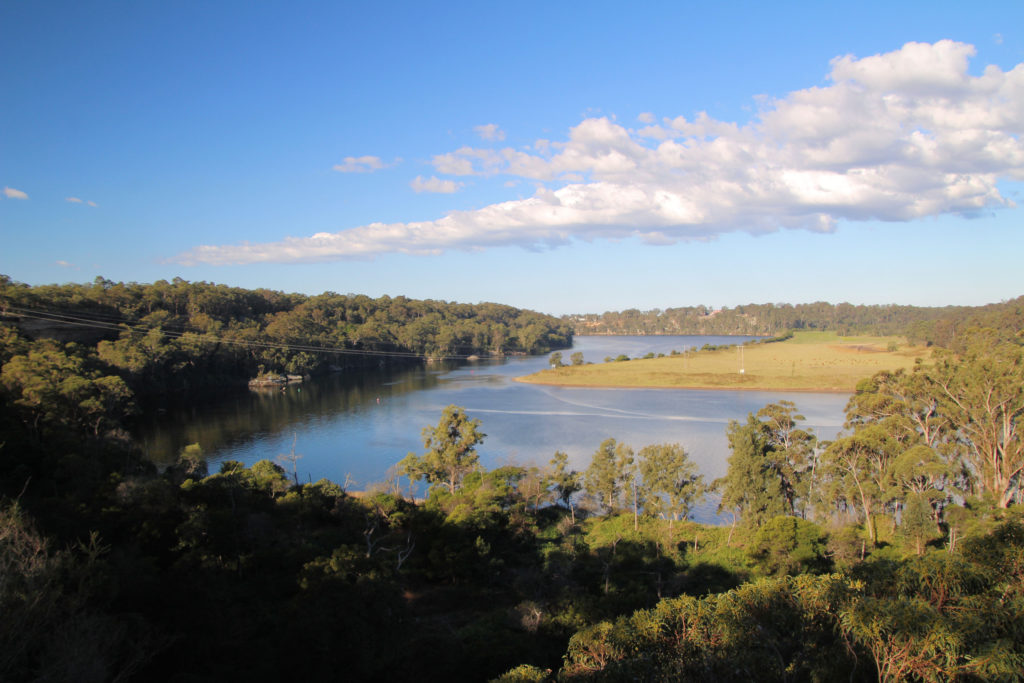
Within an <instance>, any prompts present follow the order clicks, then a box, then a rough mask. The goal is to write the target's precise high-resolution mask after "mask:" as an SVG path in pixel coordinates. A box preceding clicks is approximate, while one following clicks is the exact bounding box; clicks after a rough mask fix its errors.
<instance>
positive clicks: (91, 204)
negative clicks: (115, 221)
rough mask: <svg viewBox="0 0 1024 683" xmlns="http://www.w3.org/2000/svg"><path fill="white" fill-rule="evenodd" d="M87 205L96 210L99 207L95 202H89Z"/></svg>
mask: <svg viewBox="0 0 1024 683" xmlns="http://www.w3.org/2000/svg"><path fill="white" fill-rule="evenodd" d="M86 204H88V205H89V206H91V207H93V208H95V207H96V206H98V204H96V202H93V201H88V202H86Z"/></svg>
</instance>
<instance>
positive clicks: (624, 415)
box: [466, 406, 729, 424]
mask: <svg viewBox="0 0 1024 683" xmlns="http://www.w3.org/2000/svg"><path fill="white" fill-rule="evenodd" d="M584 407H586V406H584ZM466 412H467V413H470V414H472V413H490V414H498V415H533V416H537V417H605V418H615V419H620V420H668V421H675V422H708V423H711V424H728V423H729V420H728V419H727V418H721V417H694V416H692V415H645V414H643V413H632V412H629V411H614V410H612V409H609V411H608V412H602V411H601V409H598V412H582V411H568V410H497V409H495V408H466ZM613 412H615V413H620V414H612V413H613Z"/></svg>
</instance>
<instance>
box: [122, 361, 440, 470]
mask: <svg viewBox="0 0 1024 683" xmlns="http://www.w3.org/2000/svg"><path fill="white" fill-rule="evenodd" d="M455 367H456V364H454V363H433V364H431V365H430V366H429V368H424V367H422V366H417V367H412V368H409V367H406V368H400V369H395V368H382V369H379V370H362V371H354V372H346V373H338V374H334V375H329V376H326V377H318V378H314V379H312V380H310V381H308V382H304V383H302V384H292V385H289V386H287V387H285V388H284V389H281V388H276V387H275V388H266V389H259V390H247V391H240V392H238V393H235V394H231V395H227V396H224V397H222V398H219V399H218V400H217V401H216V402H215V403H212V404H208V405H190V406H182V407H178V408H171V409H168V410H167V411H165V412H161V413H158V414H152V415H147V416H143V417H142V418H141V419H140V420H139V422H138V424H137V426H136V430H135V431H136V434H137V437H138V439H139V441H140V442H141V443H142V444H143V448H144V449H145V452H146V455H147V456H148V457H149V458H150V459H151V460H153V461H154V462H156V463H158V464H168V463H171V462H174V460H175V459H176V457H177V455H178V453H179V452H181V449H182V448H184V447H185V446H186V445H188V444H192V443H198V444H200V445H201V446H202V448H203V451H204V452H205V453H207V454H210V453H214V452H217V451H219V450H221V449H223V448H225V447H229V446H232V445H238V444H241V443H244V442H246V441H247V440H249V439H250V438H252V436H253V435H255V434H267V435H274V434H280V433H283V432H285V431H287V430H288V429H290V428H292V427H294V426H295V425H296V424H301V423H304V422H309V421H311V420H315V419H318V418H322V417H329V416H333V415H337V414H340V413H346V412H353V411H358V410H360V409H362V408H365V407H368V406H370V405H376V404H377V402H378V400H385V399H391V398H394V397H395V396H401V395H403V394H409V393H412V392H415V391H421V390H424V389H430V388H433V387H436V386H437V385H438V384H439V382H440V379H439V376H440V375H441V374H442V373H444V372H447V371H450V370H452V369H454V368H455ZM272 456H273V454H268V456H267V457H272Z"/></svg>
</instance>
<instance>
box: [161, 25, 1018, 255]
mask: <svg viewBox="0 0 1024 683" xmlns="http://www.w3.org/2000/svg"><path fill="white" fill-rule="evenodd" d="M973 55H974V48H973V47H972V46H970V45H965V44H963V43H956V42H953V41H948V40H945V41H940V42H938V43H934V44H923V43H908V44H907V45H905V46H903V47H902V48H901V49H899V50H896V51H894V52H890V53H886V54H880V55H873V56H869V57H865V58H857V57H854V56H851V55H846V56H840V57H837V58H836V59H834V60H832V62H831V71H830V73H829V74H828V76H829V83H828V84H827V85H825V86H820V87H812V88H808V89H805V90H798V91H794V92H791V93H789V94H788V95H786V96H784V97H780V98H778V99H768V98H758V102H757V106H758V114H757V115H756V117H755V118H754V119H753V120H752V121H750V122H748V123H745V124H739V123H735V122H729V121H719V120H716V119H713V118H711V117H710V116H708V115H707V114H706V113H703V112H700V113H698V114H697V115H696V116H693V117H692V118H689V119H688V118H686V117H684V116H677V117H675V118H669V119H664V120H663V121H662V124H661V125H658V124H656V123H654V122H653V117H650V118H651V120H650V121H647V120H646V119H648V117H647V116H646V115H645V116H643V117H642V118H641V122H642V123H647V124H648V125H647V126H646V127H645V128H643V129H641V130H639V131H633V130H630V129H628V128H625V127H623V126H621V125H619V124H618V123H616V122H615V121H614V120H612V119H609V118H606V117H589V118H585V119H584V120H583V121H581V122H580V123H579V124H578V125H577V126H575V127H573V128H572V129H571V130H570V131H569V132H568V135H567V136H566V137H565V139H564V140H561V141H558V140H551V141H547V140H539V141H537V143H535V144H534V146H533V148H532V150H527V151H523V150H517V149H513V148H505V149H500V150H494V149H475V148H472V147H462V148H460V149H457V150H455V151H454V152H449V153H446V154H440V155H437V156H435V157H434V159H433V165H434V167H435V169H436V170H437V171H438V172H439V173H443V174H448V175H458V176H471V175H484V176H493V175H504V176H507V177H509V178H511V179H519V180H524V179H525V180H530V181H535V182H538V183H545V184H547V187H545V186H543V185H542V186H541V187H540V188H539V189H538V190H537V191H536V193H535V194H534V195H533V196H532V197H529V198H527V199H518V200H514V201H507V202H501V203H497V204H492V205H490V206H486V207H484V208H481V209H478V210H473V211H453V212H451V213H449V214H448V215H446V216H444V217H443V218H439V219H437V220H430V221H421V222H411V223H394V224H382V223H374V224H370V225H364V226H361V227H356V228H351V229H347V230H341V231H339V232H335V233H318V234H317V235H314V236H312V237H289V238H286V239H285V240H282V241H281V242H277V243H271V244H243V245H228V246H203V247H198V248H196V249H193V250H191V251H189V252H187V253H185V254H182V255H181V256H180V257H179V258H178V260H179V261H180V262H182V263H196V262H205V263H244V262H255V261H323V260H334V259H340V258H345V257H355V256H373V255H377V254H381V253H386V252H396V251H397V252H407V253H435V252H438V251H442V250H445V249H479V248H484V247H489V246H500V245H520V246H524V247H530V248H535V247H538V246H554V245H559V244H565V243H567V242H570V241H572V240H573V239H584V240H589V239H594V238H619V237H628V236H638V237H640V238H641V239H644V240H645V241H647V242H650V243H652V244H663V243H670V242H676V241H680V240H703V239H710V238H713V237H715V236H716V235H718V234H721V233H724V232H730V231H746V232H749V233H753V234H758V233H764V232H770V231H775V230H779V229H792V228H800V229H806V230H814V231H830V230H832V229H833V228H834V226H835V223H836V221H838V220H853V221H856V220H868V219H881V220H887V221H908V220H913V219H916V218H921V217H926V216H936V215H940V214H948V213H959V214H968V215H970V214H973V213H977V212H978V211H979V210H983V209H991V208H998V207H1004V206H1012V202H1010V201H1009V200H1008V199H1006V198H1004V197H1003V196H1002V195H1001V194H1000V191H999V188H998V185H997V184H998V182H999V181H1000V180H1002V179H1012V180H1024V144H1022V141H1021V133H1024V64H1020V65H1017V66H1016V67H1015V68H1013V69H1011V70H1009V71H1002V70H1001V69H999V68H997V67H995V66H989V67H987V68H986V69H985V70H984V71H983V72H982V74H981V75H980V76H973V75H971V74H970V73H969V72H968V64H969V60H970V58H971V57H972V56H973ZM422 182H424V183H426V182H429V181H422Z"/></svg>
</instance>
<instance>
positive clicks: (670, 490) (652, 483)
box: [639, 443, 707, 526]
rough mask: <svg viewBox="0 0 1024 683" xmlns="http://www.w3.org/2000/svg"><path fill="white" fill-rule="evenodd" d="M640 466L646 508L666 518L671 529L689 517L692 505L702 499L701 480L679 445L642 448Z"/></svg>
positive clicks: (705, 489)
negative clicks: (678, 521)
mask: <svg viewBox="0 0 1024 683" xmlns="http://www.w3.org/2000/svg"><path fill="white" fill-rule="evenodd" d="M639 464H640V476H641V477H642V480H643V488H644V490H645V492H646V495H645V497H644V499H645V507H646V509H647V510H648V511H650V512H651V513H653V514H661V515H664V516H665V517H667V518H668V519H669V525H670V526H671V523H672V522H673V521H675V520H677V519H686V518H687V517H689V516H690V510H691V509H692V507H693V505H694V503H696V502H699V501H701V500H703V499H704V494H705V492H706V491H707V486H706V485H705V483H704V476H703V475H701V474H698V473H697V464H696V463H694V462H693V461H692V460H690V458H689V456H688V455H687V454H686V450H684V449H683V447H682V446H680V445H679V444H677V443H673V444H656V445H651V446H644V447H643V448H641V449H640V453H639Z"/></svg>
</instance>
